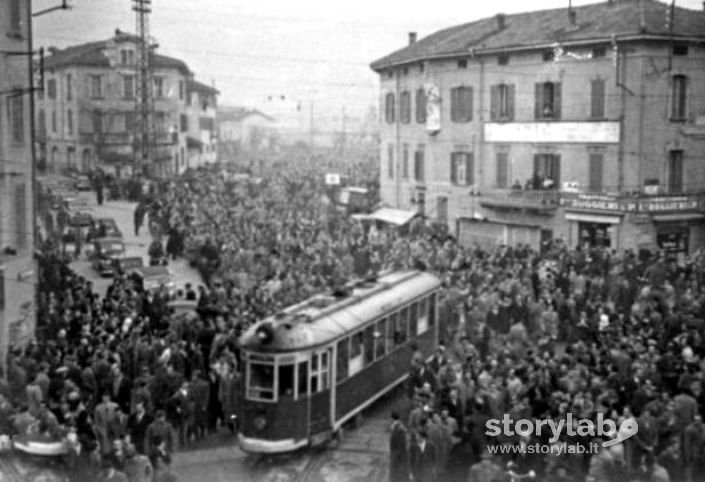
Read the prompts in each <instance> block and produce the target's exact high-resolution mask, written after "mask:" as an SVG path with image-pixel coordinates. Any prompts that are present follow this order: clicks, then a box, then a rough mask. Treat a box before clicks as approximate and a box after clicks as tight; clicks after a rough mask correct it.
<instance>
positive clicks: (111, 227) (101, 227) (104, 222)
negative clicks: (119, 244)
mask: <svg viewBox="0 0 705 482" xmlns="http://www.w3.org/2000/svg"><path fill="white" fill-rule="evenodd" d="M89 236H90V237H92V238H93V239H97V238H120V239H122V231H120V228H118V225H117V223H116V222H115V219H113V218H96V219H94V220H93V224H92V226H91V233H90V234H89Z"/></svg>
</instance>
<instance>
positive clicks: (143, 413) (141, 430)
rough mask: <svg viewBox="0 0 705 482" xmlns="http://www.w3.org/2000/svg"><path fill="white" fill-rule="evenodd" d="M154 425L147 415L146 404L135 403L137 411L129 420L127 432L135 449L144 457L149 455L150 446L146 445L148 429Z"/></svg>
mask: <svg viewBox="0 0 705 482" xmlns="http://www.w3.org/2000/svg"><path fill="white" fill-rule="evenodd" d="M151 423H152V417H151V416H150V415H149V414H148V413H147V410H146V409H145V406H144V402H142V401H138V402H136V403H135V410H134V411H133V412H132V414H131V415H130V417H129V418H128V419H127V430H128V432H129V434H130V438H131V439H132V443H133V444H134V445H135V449H137V451H138V452H139V453H141V454H142V455H147V453H148V451H149V450H148V449H149V445H148V444H147V443H145V438H146V434H147V427H149V425H150V424H151Z"/></svg>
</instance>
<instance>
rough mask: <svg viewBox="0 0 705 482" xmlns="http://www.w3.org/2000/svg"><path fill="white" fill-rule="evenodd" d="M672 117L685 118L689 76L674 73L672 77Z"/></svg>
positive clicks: (675, 118)
mask: <svg viewBox="0 0 705 482" xmlns="http://www.w3.org/2000/svg"><path fill="white" fill-rule="evenodd" d="M671 84H672V85H671V119H673V120H683V119H685V117H686V101H687V98H688V95H687V94H688V93H687V77H686V76H685V75H674V76H673V78H672V79H671Z"/></svg>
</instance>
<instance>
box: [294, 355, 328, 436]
mask: <svg viewBox="0 0 705 482" xmlns="http://www.w3.org/2000/svg"><path fill="white" fill-rule="evenodd" d="M331 353H332V349H330V348H326V349H324V350H319V351H314V352H313V353H311V360H310V364H309V366H310V374H309V394H310V396H309V398H308V400H309V409H308V413H309V417H308V420H309V422H308V427H309V438H310V440H311V444H312V445H315V444H317V443H319V442H323V441H325V440H326V439H327V438H328V436H329V435H330V430H331V426H332V421H331V419H330V417H331V406H330V404H331V382H330V379H331V369H330V367H331ZM299 376H300V375H299Z"/></svg>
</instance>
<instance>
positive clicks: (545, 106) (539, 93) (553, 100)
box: [534, 82, 561, 120]
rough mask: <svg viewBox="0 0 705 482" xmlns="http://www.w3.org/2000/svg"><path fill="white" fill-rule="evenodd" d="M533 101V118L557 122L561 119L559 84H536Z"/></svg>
mask: <svg viewBox="0 0 705 482" xmlns="http://www.w3.org/2000/svg"><path fill="white" fill-rule="evenodd" d="M535 99H536V104H535V108H534V117H535V118H536V119H537V120H557V119H560V118H561V83H560V82H542V83H538V84H536V85H535Z"/></svg>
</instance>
